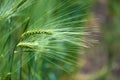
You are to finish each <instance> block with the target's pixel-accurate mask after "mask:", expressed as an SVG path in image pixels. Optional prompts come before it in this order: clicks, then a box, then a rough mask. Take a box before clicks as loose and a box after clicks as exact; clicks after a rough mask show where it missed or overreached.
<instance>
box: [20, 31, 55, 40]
mask: <svg viewBox="0 0 120 80" xmlns="http://www.w3.org/2000/svg"><path fill="white" fill-rule="evenodd" d="M34 34H47V35H52V34H53V32H52V31H49V30H32V31H27V32H25V33H23V34H22V36H21V38H22V39H23V38H24V37H28V36H30V35H34Z"/></svg>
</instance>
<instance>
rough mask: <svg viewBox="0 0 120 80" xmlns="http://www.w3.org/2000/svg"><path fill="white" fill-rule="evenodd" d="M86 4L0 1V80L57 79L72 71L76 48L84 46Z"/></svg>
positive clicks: (77, 0)
mask: <svg viewBox="0 0 120 80" xmlns="http://www.w3.org/2000/svg"><path fill="white" fill-rule="evenodd" d="M90 3H91V1H87V2H86V1H83V0H75V1H71V0H0V37H1V38H0V45H1V47H0V63H1V66H0V79H1V80H3V79H5V80H8V79H9V80H10V79H12V80H59V79H60V77H61V76H62V75H64V74H65V73H66V72H68V73H69V72H74V70H76V67H77V66H78V63H77V57H78V55H79V53H80V47H86V45H85V43H84V40H83V37H84V35H88V33H87V32H85V25H84V23H85V22H86V21H87V20H86V18H87V14H89V4H90ZM61 69H62V70H61ZM8 74H10V75H9V77H8V76H7V75H8ZM1 75H3V76H1ZM5 76H6V77H7V78H8V79H6V77H5Z"/></svg>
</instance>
